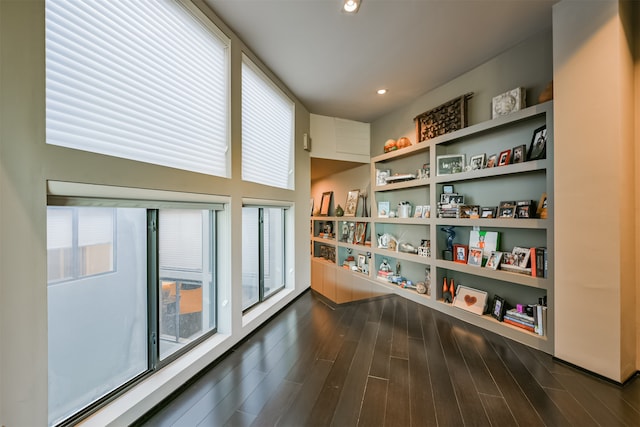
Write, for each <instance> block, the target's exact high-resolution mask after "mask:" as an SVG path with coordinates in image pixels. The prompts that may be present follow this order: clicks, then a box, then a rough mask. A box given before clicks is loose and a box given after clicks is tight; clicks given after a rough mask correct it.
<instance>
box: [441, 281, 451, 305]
mask: <svg viewBox="0 0 640 427" xmlns="http://www.w3.org/2000/svg"><path fill="white" fill-rule="evenodd" d="M442 299H443V300H444V302H447V303H449V304H451V303H452V302H453V296H452V295H451V292H449V286H447V278H446V277H445V278H444V282H443V284H442Z"/></svg>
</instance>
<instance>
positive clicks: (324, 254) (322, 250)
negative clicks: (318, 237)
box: [320, 245, 328, 259]
mask: <svg viewBox="0 0 640 427" xmlns="http://www.w3.org/2000/svg"><path fill="white" fill-rule="evenodd" d="M327 248H328V246H325V245H322V246H320V256H321V257H322V258H324V259H327V257H328V252H327Z"/></svg>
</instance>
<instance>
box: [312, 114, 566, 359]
mask: <svg viewBox="0 0 640 427" xmlns="http://www.w3.org/2000/svg"><path fill="white" fill-rule="evenodd" d="M541 123H546V124H547V128H548V129H549V132H548V135H547V144H548V145H547V158H546V159H542V160H534V161H528V162H523V163H516V164H510V165H506V166H499V167H493V168H487V169H479V170H473V171H467V172H461V173H457V174H451V175H441V176H435V163H436V159H437V154H438V153H439V152H442V153H465V151H466V152H481V151H483V150H482V148H486V150H484V151H491V152H495V151H496V148H499V147H500V146H501V145H502V143H505V144H510V146H508V147H507V146H505V147H504V149H507V148H512V147H513V145H516V144H518V142H520V143H521V144H527V145H528V143H529V142H530V140H529V141H524V140H523V138H524V135H527V134H529V132H533V130H534V129H536V128H537V127H539V126H540V125H541ZM529 135H532V133H531V134H529ZM401 159H402V160H401ZM397 160H401V161H400V162H398V163H397V164H396V161H397ZM371 161H372V163H371V173H370V177H371V179H372V180H375V177H376V169H391V168H393V167H394V166H396V165H398V167H399V168H401V169H402V170H410V169H412V168H413V167H414V166H415V168H416V169H419V168H420V166H421V165H423V164H424V163H429V164H430V165H431V172H432V173H431V176H430V177H427V178H421V179H413V180H408V181H403V182H395V183H390V184H387V185H374V184H375V181H373V182H372V186H371V194H372V198H371V206H372V207H375V206H377V202H378V201H379V200H381V199H384V198H389V197H391V198H394V199H398V200H404V198H402V197H401V194H403V193H397V194H393V195H390V194H389V193H390V192H396V191H400V192H402V191H403V190H407V189H411V190H412V191H411V194H412V197H416V198H417V200H426V203H424V204H426V205H430V206H431V209H432V211H431V217H430V218H377V217H367V218H355V217H313V218H312V219H313V220H315V221H349V222H351V221H353V222H368V223H370V225H371V229H370V236H371V237H370V240H371V242H372V244H373V246H362V245H352V244H348V243H344V242H338V241H336V240H328V239H320V238H318V237H314V238H312V241H314V242H322V243H325V242H326V243H329V244H334V245H336V246H339V247H340V248H348V249H352V250H354V251H359V252H365V251H367V252H369V251H370V252H371V253H372V255H373V257H372V260H371V261H369V262H370V265H369V267H370V268H371V267H372V266H375V264H376V261H375V260H376V257H378V258H380V257H387V258H389V259H393V260H397V261H402V262H408V263H412V264H410V265H409V266H408V269H407V270H405V269H404V268H403V271H409V272H410V273H409V274H415V272H416V271H417V267H421V266H425V267H426V266H428V267H430V271H431V288H430V291H431V292H430V294H431V295H430V296H427V295H426V294H424V295H423V294H418V293H417V292H416V291H415V290H414V289H405V288H401V287H400V286H398V285H395V284H392V283H390V282H388V281H386V280H382V279H378V278H377V276H376V271H375V269H374V270H373V271H372V272H371V276H365V275H362V274H361V273H358V272H349V271H347V273H350V274H348V275H347V276H345V277H343V279H344V280H348V281H357V280H360V279H361V278H364V279H363V280H364V281H365V282H366V283H370V284H373V285H372V286H373V288H375V287H378V289H379V290H380V292H382V293H395V294H397V295H400V296H402V297H404V298H407V299H410V300H412V301H415V302H417V303H420V304H423V305H426V306H428V307H431V308H434V309H436V310H439V311H441V312H443V313H445V314H448V315H451V316H453V317H456V318H458V319H461V320H463V321H466V322H469V323H472V324H475V325H478V326H480V327H482V328H484V329H487V330H490V331H492V332H495V333H498V334H500V335H503V336H505V337H508V338H511V339H514V340H517V341H519V342H521V343H523V344H526V345H529V346H531V347H534V348H537V349H540V350H543V351H545V352H547V353H551V354H552V353H553V347H554V346H553V317H554V315H553V288H554V279H553V241H554V237H553V236H554V228H553V103H552V102H547V103H544V104H540V105H536V106H533V107H529V108H526V109H523V110H521V111H518V112H515V113H512V114H509V115H505V116H501V117H499V118H496V119H493V120H489V121H486V122H483V123H479V124H476V125H472V126H469V127H466V128H463V129H460V130H458V131H455V132H451V133H448V134H445V135H441V136H438V137H436V138H433V139H430V140H427V141H424V142H421V143H417V144H414V145H412V146H410V147H406V148H403V149H400V150H396V151H392V152H389V153H385V154H381V155H379V156H375V157H373V158H372V160H371ZM444 183H447V184H455V183H460V185H459V186H457V187H458V188H459V189H461V190H462V191H463V192H468V194H469V196H470V197H471V198H473V199H476V200H478V201H482V200H494V199H496V193H495V192H496V191H497V192H499V194H505V197H506V199H510V198H509V197H508V196H506V195H507V194H509V195H511V196H513V195H516V194H519V193H520V192H521V190H519V188H524V190H525V191H523V194H525V196H524V198H527V197H531V196H532V193H537V192H538V191H544V192H546V193H547V197H548V199H547V200H548V201H549V204H550V206H549V208H548V211H547V213H548V216H547V218H546V219H539V218H530V219H516V218H514V219H504V218H478V219H470V218H463V219H458V218H438V217H437V212H436V209H435V208H436V206H437V202H438V200H439V195H438V194H437V192H438V191H440V189H441V186H442V184H444ZM422 192H424V193H422ZM414 193H415V194H414ZM404 194H408V193H404ZM396 196H397V197H396ZM506 199H505V200H506ZM514 199H515V197H514ZM474 204H479V205H481V206H482V204H480V203H474ZM373 210H374V211H375V208H374V209H373ZM442 226H456V227H461V228H463V227H466V228H471V227H474V226H477V227H480V228H481V229H484V230H487V229H499V230H501V231H500V232H501V233H503V235H502V237H503V238H502V242H503V244H507V245H513V244H514V243H513V242H514V241H522V243H520V244H526V243H527V241H531V243H532V244H533V243H535V245H542V244H546V246H547V249H548V251H549V269H548V277H547V278H540V277H531V276H527V275H524V274H518V273H512V272H507V271H503V270H492V269H490V268H485V267H476V266H471V265H468V264H461V263H455V262H453V261H445V260H442V259H436V257H435V256H434V257H422V256H418V255H416V254H411V253H404V252H395V251H389V250H386V249H382V248H377V247H376V243H377V241H376V236H377V234H379V233H382V232H389V233H392V234H393V233H395V232H398V233H400V232H402V233H404V234H405V235H407V234H410V235H411V236H409V238H410V240H411V239H413V240H414V241H412V242H411V243H412V244H414V245H416V244H417V243H419V241H420V240H422V239H423V238H428V239H429V240H431V253H432V254H439V253H440V252H441V250H442V247H441V245H443V244H444V238H443V237H444V235H443V232H442V231H441V230H440V229H441V228H442ZM414 230H415V231H416V233H413V231H414ZM408 231H410V233H408ZM464 234H465V233H464V232H463V233H460V234H459V235H458V239H457V241H456V242H457V243H464V240H465V238H464V237H463V236H464ZM319 262H326V261H324V260H322V261H319ZM334 265H335V264H334ZM336 268H341V267H340V266H336ZM458 273H462V275H468V276H469V277H470V278H471V277H476V278H477V283H478V285H477V286H478V288H479V289H482V287H483V286H485V287H486V291H487V292H491V293H492V294H493V293H498V294H499V295H502V296H505V295H504V294H502V292H500V291H505V293H506V294H509V295H510V297H511V298H513V299H514V301H508V302H511V303H514V304H515V303H516V302H518V303H519V302H525V301H517V300H518V299H519V298H520V297H522V296H525V297H526V298H531V297H537V296H539V295H546V296H547V300H548V302H549V310H548V317H547V320H548V322H547V325H546V328H547V333H548V334H549V336H540V335H537V334H535V333H532V332H529V331H526V330H524V329H521V328H518V327H515V326H512V325H509V324H506V323H504V322H498V321H497V320H496V319H494V318H493V317H491V316H489V315H482V316H479V315H476V314H474V313H471V312H468V311H466V310H463V309H460V308H458V307H453V306H451V305H450V304H445V303H444V302H442V301H441V300H438V298H439V297H440V295H441V289H440V288H439V286H438V282H439V281H440V280H442V277H449V275H451V277H456V278H457V276H456V275H457V274H458ZM348 278H349V279H348ZM408 278H409V279H412V280H413V279H416V278H414V277H408ZM456 281H457V280H456ZM374 293H375V292H374ZM492 297H493V295H489V298H490V299H491V298H492ZM533 302H534V301H531V303H533ZM489 304H490V303H489Z"/></svg>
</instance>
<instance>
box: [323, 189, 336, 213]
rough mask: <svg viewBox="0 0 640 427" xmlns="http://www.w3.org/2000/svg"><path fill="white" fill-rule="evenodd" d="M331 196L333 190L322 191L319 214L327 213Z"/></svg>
mask: <svg viewBox="0 0 640 427" xmlns="http://www.w3.org/2000/svg"><path fill="white" fill-rule="evenodd" d="M331 196H333V191H326V192H324V193H322V199H320V215H322V216H328V215H329V206H330V205H331Z"/></svg>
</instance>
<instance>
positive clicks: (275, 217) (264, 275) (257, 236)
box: [242, 206, 286, 310]
mask: <svg viewBox="0 0 640 427" xmlns="http://www.w3.org/2000/svg"><path fill="white" fill-rule="evenodd" d="M285 213H286V210H285V209H284V208H281V207H251V206H248V207H244V208H242V310H246V309H248V308H251V307H253V306H254V305H255V304H257V303H259V302H261V301H264V300H265V299H266V298H268V297H270V296H271V295H273V294H274V293H276V292H277V291H279V290H281V289H283V288H284V286H285V274H284V272H285V245H284V241H285V234H284V230H285V227H284V220H285Z"/></svg>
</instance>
